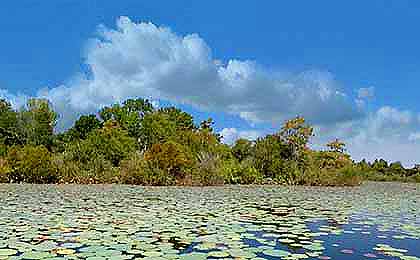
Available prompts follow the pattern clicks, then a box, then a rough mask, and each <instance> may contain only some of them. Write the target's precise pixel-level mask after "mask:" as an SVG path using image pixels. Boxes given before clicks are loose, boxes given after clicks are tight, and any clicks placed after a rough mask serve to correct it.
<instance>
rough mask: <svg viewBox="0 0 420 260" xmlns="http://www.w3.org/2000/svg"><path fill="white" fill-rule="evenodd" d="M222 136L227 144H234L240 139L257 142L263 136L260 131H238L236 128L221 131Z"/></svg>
mask: <svg viewBox="0 0 420 260" xmlns="http://www.w3.org/2000/svg"><path fill="white" fill-rule="evenodd" d="M220 134H221V135H222V137H223V138H222V141H223V142H224V143H226V144H233V143H234V142H235V141H236V140H238V139H240V138H244V139H248V140H256V139H257V138H258V137H260V136H261V135H262V133H261V132H260V131H256V130H238V129H236V128H223V129H222V131H220Z"/></svg>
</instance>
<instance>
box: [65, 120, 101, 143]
mask: <svg viewBox="0 0 420 260" xmlns="http://www.w3.org/2000/svg"><path fill="white" fill-rule="evenodd" d="M101 127H102V122H101V121H100V120H99V119H98V118H97V117H96V116H95V115H83V116H81V117H79V119H78V120H77V121H76V122H75V123H74V126H73V127H72V128H71V129H70V130H69V134H70V135H71V140H75V139H86V138H87V137H88V135H89V133H90V132H92V131H94V130H96V129H99V128H101Z"/></svg>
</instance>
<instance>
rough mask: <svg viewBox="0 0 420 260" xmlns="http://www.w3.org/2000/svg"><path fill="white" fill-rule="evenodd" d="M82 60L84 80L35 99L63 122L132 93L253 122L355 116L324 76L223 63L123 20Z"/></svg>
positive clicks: (186, 42) (190, 39) (163, 31)
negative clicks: (44, 100)
mask: <svg viewBox="0 0 420 260" xmlns="http://www.w3.org/2000/svg"><path fill="white" fill-rule="evenodd" d="M86 63H87V67H88V68H89V70H90V72H89V73H88V75H83V74H82V75H77V76H76V77H74V78H73V79H72V81H71V82H69V83H68V84H65V85H62V86H58V87H55V88H52V89H50V90H49V91H48V92H46V93H45V92H44V94H43V96H45V97H48V98H49V99H50V100H51V101H52V103H53V104H54V106H55V107H56V108H57V109H58V111H59V112H60V113H62V114H63V118H70V119H71V120H72V119H74V116H70V115H78V114H79V113H85V112H92V111H96V110H97V109H98V108H99V107H101V106H104V105H107V104H110V103H113V102H118V101H123V100H125V99H127V98H129V97H137V96H141V97H146V98H152V99H161V100H168V101H171V102H175V103H184V104H189V105H192V106H194V107H196V108H198V109H207V110H213V111H214V110H218V111H224V112H228V113H231V114H234V115H238V116H240V117H242V118H244V119H246V120H248V121H250V122H254V123H255V122H262V121H265V122H266V121H271V122H276V123H278V122H281V121H282V120H284V119H286V118H290V117H294V116H296V115H303V116H305V117H306V118H307V119H308V120H309V121H311V122H314V123H333V122H337V121H345V120H351V119H354V118H356V117H359V116H360V115H361V113H360V111H359V110H358V109H357V107H356V106H355V105H354V102H353V101H351V100H349V99H348V97H346V95H345V94H344V92H343V91H342V90H341V88H340V85H339V84H338V83H337V81H336V80H335V79H334V78H333V76H332V74H330V73H328V72H321V71H315V70H313V71H304V72H301V73H280V72H275V71H269V70H268V69H265V68H263V67H261V66H259V65H258V64H257V63H255V62H252V61H241V60H234V59H232V60H229V61H228V62H227V63H226V64H225V65H224V63H223V62H222V61H220V60H218V59H215V58H213V57H212V53H211V50H210V48H209V47H208V46H207V44H206V43H205V42H204V40H203V39H201V38H200V37H199V36H198V35H196V34H191V35H187V36H180V35H177V34H175V33H173V32H172V31H171V30H170V29H169V28H165V27H158V26H155V25H154V24H151V23H134V22H132V21H131V20H130V19H128V18H127V17H121V18H120V19H118V21H117V28H116V29H115V30H114V29H109V28H106V27H104V26H102V27H100V30H99V35H98V37H97V38H96V39H93V40H91V41H89V44H88V46H87V48H86ZM69 123H70V122H62V126H65V125H69Z"/></svg>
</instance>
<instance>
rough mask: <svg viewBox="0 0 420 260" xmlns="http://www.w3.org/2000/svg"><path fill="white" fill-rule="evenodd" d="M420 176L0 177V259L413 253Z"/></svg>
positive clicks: (417, 248)
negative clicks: (300, 183)
mask: <svg viewBox="0 0 420 260" xmlns="http://www.w3.org/2000/svg"><path fill="white" fill-rule="evenodd" d="M419 239H420V185H415V184H399V183H366V184H364V185H362V186H360V187H356V188H313V187H279V186H263V187H261V186H258V187H247V186H225V187H208V188H189V187H185V188H184V187H155V188H151V187H148V188H145V187H136V186H120V185H98V186H79V185H60V186H57V185H9V184H4V185H0V259H47V258H48V259H55V258H57V259H58V258H60V259H63V258H67V259H90V260H95V259H220V258H224V259H403V260H404V259H406V260H415V259H420V240H419Z"/></svg>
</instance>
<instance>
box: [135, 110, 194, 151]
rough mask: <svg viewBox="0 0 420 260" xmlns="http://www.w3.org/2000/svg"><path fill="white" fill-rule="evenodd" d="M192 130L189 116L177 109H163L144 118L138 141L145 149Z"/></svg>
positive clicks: (192, 125) (192, 126)
mask: <svg viewBox="0 0 420 260" xmlns="http://www.w3.org/2000/svg"><path fill="white" fill-rule="evenodd" d="M193 130H195V127H194V123H193V118H192V116H191V115H189V114H187V113H185V112H182V111H181V110H179V109H177V108H164V109H159V110H157V111H155V112H153V113H149V114H147V115H145V116H144V118H143V121H142V124H141V126H140V129H139V132H140V138H139V140H140V142H141V144H142V147H143V148H144V149H145V148H149V147H150V146H152V145H153V144H157V143H164V142H166V141H169V140H171V139H177V138H178V136H179V135H182V134H184V133H185V132H192V131H193Z"/></svg>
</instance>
